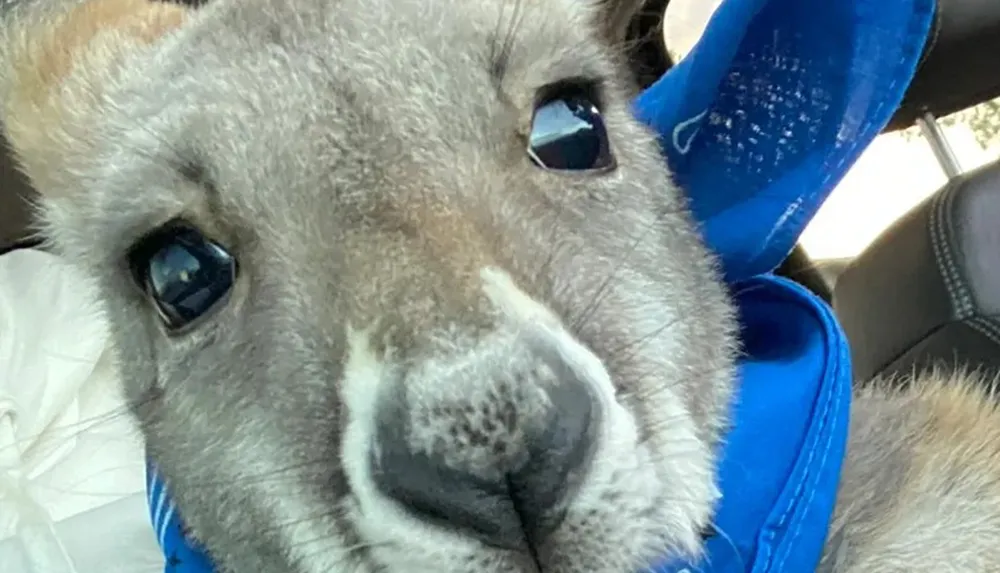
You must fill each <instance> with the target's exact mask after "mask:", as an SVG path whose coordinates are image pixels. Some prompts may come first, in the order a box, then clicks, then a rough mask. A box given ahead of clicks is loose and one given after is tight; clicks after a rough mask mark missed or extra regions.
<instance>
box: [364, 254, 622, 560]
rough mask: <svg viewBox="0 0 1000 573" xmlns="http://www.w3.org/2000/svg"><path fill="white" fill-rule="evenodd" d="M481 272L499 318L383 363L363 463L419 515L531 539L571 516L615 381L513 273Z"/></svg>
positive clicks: (490, 535) (385, 491)
mask: <svg viewBox="0 0 1000 573" xmlns="http://www.w3.org/2000/svg"><path fill="white" fill-rule="evenodd" d="M482 276H483V285H484V290H485V292H486V294H487V297H488V298H489V299H490V300H491V301H492V303H493V304H494V306H495V307H496V308H497V310H498V311H499V316H500V318H499V319H498V322H497V323H496V326H495V327H494V328H492V329H491V330H490V331H488V332H487V333H486V334H483V335H481V336H479V337H477V338H476V339H475V340H474V341H473V342H472V343H471V344H470V345H468V346H466V345H453V344H450V345H445V346H446V347H447V351H443V352H441V353H435V354H433V355H427V356H423V357H420V358H418V359H416V360H411V361H408V363H407V365H405V366H402V365H396V366H394V367H392V368H388V369H383V370H382V372H383V374H382V375H381V376H380V380H379V381H378V385H379V386H380V390H378V391H377V392H374V393H372V400H371V404H370V407H369V408H366V410H367V411H368V412H369V416H370V417H371V418H372V420H371V426H370V430H369V432H367V434H368V436H369V437H368V439H367V442H368V443H367V445H366V446H365V447H366V448H367V453H366V460H365V461H364V462H363V463H365V464H366V465H367V472H366V473H368V474H369V476H370V482H371V484H372V486H374V488H375V489H376V490H377V491H378V492H379V494H380V496H382V497H384V498H386V499H388V500H391V502H392V503H394V504H395V505H397V507H399V508H401V509H402V510H403V511H405V512H407V513H409V514H410V515H411V516H413V517H415V518H417V519H420V520H423V521H426V522H430V523H434V524H436V525H437V526H438V527H440V528H442V529H444V530H448V531H453V532H455V533H457V534H460V535H463V536H467V537H471V538H473V539H478V540H479V541H480V542H482V543H484V544H486V545H489V546H493V547H497V548H503V549H511V550H524V549H526V548H530V547H533V546H536V545H537V544H539V543H541V542H542V541H543V540H544V539H545V537H546V536H547V535H548V534H549V533H551V532H552V531H553V530H555V529H556V528H557V527H558V526H559V525H560V524H561V523H562V520H563V517H564V514H565V510H566V508H567V507H568V506H569V505H570V504H571V502H572V500H573V497H574V495H575V492H576V491H577V489H578V488H579V486H580V483H581V481H582V480H583V479H584V477H585V476H586V475H587V470H588V468H589V467H590V461H591V460H592V458H593V456H594V453H595V451H596V449H597V448H598V446H599V443H600V439H599V438H600V430H601V426H602V424H601V422H602V414H603V413H604V412H603V410H604V409H605V407H606V406H605V405H606V404H607V402H608V400H607V399H605V398H607V397H606V396H605V394H607V393H608V392H609V391H610V384H608V383H607V380H606V378H607V374H606V373H605V372H604V369H603V366H602V365H601V363H600V361H599V360H598V359H597V357H596V356H594V355H593V354H592V353H591V352H590V351H589V350H587V349H586V348H585V347H584V346H583V345H582V344H580V343H579V342H577V341H576V340H575V339H574V338H573V337H572V336H571V335H570V334H569V333H568V332H567V331H566V330H565V329H563V327H562V326H561V324H560V323H559V321H558V319H557V318H556V317H555V316H554V315H553V314H551V313H550V312H549V311H548V310H547V309H546V308H545V307H544V306H543V305H541V304H539V303H537V302H535V301H534V300H533V299H531V298H530V297H528V296H527V295H526V294H525V293H524V292H523V291H521V290H520V289H518V288H517V287H516V286H515V285H514V284H513V282H512V281H511V280H510V278H509V276H508V275H506V274H505V273H503V272H501V271H496V270H486V271H484V272H483V275H482ZM602 379H604V380H602Z"/></svg>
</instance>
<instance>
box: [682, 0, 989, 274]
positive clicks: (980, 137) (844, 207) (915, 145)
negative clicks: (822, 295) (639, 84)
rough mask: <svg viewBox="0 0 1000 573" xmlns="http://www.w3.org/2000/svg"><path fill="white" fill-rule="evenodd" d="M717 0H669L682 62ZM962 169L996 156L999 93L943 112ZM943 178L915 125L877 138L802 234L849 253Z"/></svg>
mask: <svg viewBox="0 0 1000 573" xmlns="http://www.w3.org/2000/svg"><path fill="white" fill-rule="evenodd" d="M720 2H721V0H672V1H671V2H670V3H669V4H668V6H667V11H666V15H665V18H664V23H663V34H664V43H665V44H666V46H667V51H668V52H669V53H670V57H671V59H672V60H673V61H675V62H677V61H680V60H681V59H682V58H683V57H684V55H685V54H686V53H687V52H688V51H690V49H691V47H692V46H694V44H695V43H696V42H697V41H698V38H699V37H700V36H701V33H702V32H703V30H704V28H705V25H706V24H707V23H708V20H709V18H710V17H711V15H712V13H713V12H714V11H715V9H716V8H717V7H718V6H719V4H720ZM939 125H940V127H941V129H942V131H943V133H944V135H945V138H946V139H947V141H948V143H949V144H950V146H951V148H952V150H953V152H954V154H955V156H956V158H957V159H958V162H959V164H960V166H961V168H962V169H963V170H970V169H975V168H976V167H979V166H981V165H983V164H985V163H986V162H988V161H990V160H994V159H996V158H998V157H1000V99H998V100H995V101H991V102H986V103H983V104H980V105H977V106H975V107H973V108H969V109H967V110H963V111H961V112H958V113H956V114H953V115H951V116H948V117H945V118H941V119H940V120H939ZM946 180H947V178H946V176H945V174H944V171H943V170H942V168H941V166H940V165H939V163H938V161H937V159H936V158H935V156H934V152H933V150H932V148H931V147H930V145H929V143H928V141H927V140H926V139H925V137H924V136H923V134H922V133H921V131H920V129H919V128H918V127H913V128H910V129H908V130H905V131H902V132H896V133H886V134H882V135H880V136H878V137H877V138H876V139H875V140H874V141H873V142H872V144H871V146H870V147H869V148H868V149H867V150H865V152H864V153H863V154H862V156H861V157H860V158H859V159H858V162H857V163H856V164H855V165H854V167H853V168H852V169H851V171H850V172H849V173H848V174H847V176H846V177H844V179H843V181H841V183H840V184H839V185H838V186H837V188H836V189H835V190H834V191H833V193H832V194H831V195H830V198H829V199H827V201H826V203H825V204H824V205H823V206H822V207H821V208H820V210H819V212H818V213H817V214H816V217H815V218H814V219H813V220H812V221H811V222H810V224H809V226H808V227H807V228H806V230H805V232H804V233H803V235H802V238H801V242H802V245H803V247H804V248H805V250H806V252H807V253H808V254H809V255H810V257H812V258H814V259H833V258H845V257H853V256H855V255H857V254H858V253H860V252H861V251H862V250H863V249H864V248H865V247H867V246H868V245H869V244H870V243H871V242H872V241H873V240H874V239H875V238H876V237H877V236H878V235H879V234H880V233H881V232H882V231H884V230H885V229H886V228H888V227H889V225H891V224H892V223H893V222H894V221H895V220H897V219H898V218H899V217H901V216H903V215H904V214H905V213H906V212H907V211H908V210H909V209H911V208H913V207H914V206H916V205H917V204H918V203H919V202H921V201H922V200H924V199H925V198H927V197H928V196H929V195H931V194H932V193H934V192H935V191H936V190H937V189H939V188H940V187H941V186H942V185H944V184H945V182H946Z"/></svg>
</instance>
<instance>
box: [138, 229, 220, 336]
mask: <svg viewBox="0 0 1000 573" xmlns="http://www.w3.org/2000/svg"><path fill="white" fill-rule="evenodd" d="M129 265H130V266H131V269H132V274H133V276H134V277H135V280H136V282H137V283H138V284H139V286H140V287H141V288H142V289H143V290H144V291H145V292H146V295H147V296H148V297H149V298H150V300H151V301H152V303H153V305H154V306H155V307H156V310H157V312H158V313H159V314H160V318H161V319H162V320H163V323H164V324H165V325H166V326H167V328H168V329H170V330H171V331H177V330H182V329H184V328H185V327H187V326H189V325H190V324H192V323H193V322H195V321H196V320H198V319H199V318H201V317H203V316H205V315H207V314H208V313H209V312H210V311H212V310H214V309H215V308H216V306H217V305H218V304H219V303H220V302H221V301H222V300H224V299H225V298H226V297H227V295H228V294H229V291H230V289H232V288H233V283H234V282H235V281H236V259H234V258H233V256H232V255H231V254H229V252H227V251H226V250H225V249H223V248H222V247H221V246H219V244H218V243H215V242H213V241H211V240H210V239H208V238H206V237H205V236H204V235H203V234H202V233H201V232H200V231H198V230H197V229H195V228H193V227H190V226H187V225H180V224H175V225H169V226H167V227H164V228H163V229H160V230H159V231H157V232H155V233H153V234H152V235H149V236H147V237H146V238H145V239H143V240H142V241H140V243H139V244H138V245H136V247H135V248H133V250H132V252H131V254H130V255H129Z"/></svg>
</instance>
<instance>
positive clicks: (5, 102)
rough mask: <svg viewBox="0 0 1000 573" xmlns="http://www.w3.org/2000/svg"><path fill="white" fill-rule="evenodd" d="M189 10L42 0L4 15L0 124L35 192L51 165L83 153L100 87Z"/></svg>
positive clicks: (119, 1) (101, 0)
mask: <svg viewBox="0 0 1000 573" xmlns="http://www.w3.org/2000/svg"><path fill="white" fill-rule="evenodd" d="M39 4H41V5H43V6H44V5H46V4H61V5H62V7H61V8H55V9H53V8H45V7H39ZM67 4H68V5H67ZM188 13H189V9H187V8H185V7H183V6H180V5H177V4H172V3H165V2H154V1H151V0H75V1H73V0H69V1H66V0H43V1H41V2H26V3H25V4H24V5H23V8H21V9H19V10H17V9H15V11H14V13H12V14H9V15H7V16H5V17H4V19H5V20H6V21H5V22H3V24H2V25H3V30H2V31H0V98H2V100H0V106H2V107H0V109H2V119H3V124H4V128H5V130H6V132H7V137H8V139H9V142H10V146H11V148H12V150H13V151H14V153H15V154H16V155H17V157H18V160H19V161H20V164H21V168H22V169H23V170H24V171H25V173H26V174H27V175H28V177H29V178H30V179H31V180H32V182H33V183H34V185H35V187H37V188H38V190H39V191H40V192H42V193H43V194H45V193H46V192H48V191H49V188H50V186H49V185H48V182H49V179H50V177H51V176H52V174H53V173H56V172H59V171H62V170H66V169H72V165H73V161H74V160H73V158H74V157H81V156H85V155H86V154H87V149H88V147H89V143H88V133H89V132H90V131H91V129H90V128H91V127H92V126H94V125H96V124H95V121H97V120H99V115H100V101H101V96H102V92H103V91H104V90H105V89H106V88H107V87H108V86H109V85H111V84H113V83H114V82H115V81H116V78H117V77H118V76H119V74H120V72H121V70H122V69H123V68H124V66H125V65H126V61H127V60H128V58H129V57H131V56H134V55H135V54H137V53H138V52H140V51H142V50H144V49H147V48H148V47H149V46H150V45H151V44H153V43H154V42H156V41H157V40H159V39H160V38H162V37H163V36H165V35H166V34H168V33H170V32H171V31H172V30H174V29H176V28H178V27H179V26H180V25H181V24H182V23H183V22H184V20H185V17H186V16H187V14H188ZM53 187H56V186H53Z"/></svg>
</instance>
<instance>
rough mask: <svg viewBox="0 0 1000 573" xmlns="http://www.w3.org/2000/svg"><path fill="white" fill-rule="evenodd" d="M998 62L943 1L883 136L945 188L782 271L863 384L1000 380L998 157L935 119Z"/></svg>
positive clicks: (6, 186)
mask: <svg viewBox="0 0 1000 573" xmlns="http://www.w3.org/2000/svg"><path fill="white" fill-rule="evenodd" d="M200 1H201V0H194V2H199V3H200ZM670 1H671V0H649V2H648V4H647V6H646V9H645V10H644V11H643V12H642V13H640V14H639V15H638V16H637V17H636V18H635V19H634V21H633V22H632V25H631V28H630V30H631V32H630V36H631V40H630V42H629V44H630V46H631V54H632V57H631V63H632V66H633V70H634V73H635V77H636V79H637V81H638V83H639V84H640V87H646V86H648V85H650V84H652V83H653V82H654V81H655V80H656V79H657V78H659V77H660V76H661V75H662V74H663V73H664V72H665V71H666V70H667V69H669V68H670V67H671V66H672V65H673V62H672V61H671V56H670V51H669V50H668V46H667V45H666V42H665V40H664V34H663V31H662V30H663V23H664V16H665V14H666V10H667V8H668V6H669V4H670ZM997 53H1000V2H997V1H996V0H939V1H938V8H937V11H936V14H935V23H934V26H933V30H932V34H931V37H930V38H929V40H928V42H927V45H926V47H925V49H924V55H923V58H922V61H921V63H920V66H919V68H918V70H917V73H916V76H915V77H914V79H913V81H912V82H911V84H910V86H909V88H908V90H907V93H906V96H905V98H904V100H903V102H902V105H901V106H900V107H899V109H898V110H897V112H896V114H895V115H894V117H893V118H892V120H891V121H890V123H889V125H888V127H887V128H886V132H893V131H899V130H903V129H907V128H909V127H911V126H913V125H921V127H922V128H923V131H924V134H925V137H926V138H927V140H928V141H927V143H928V144H929V145H932V146H933V147H934V150H935V154H936V156H937V157H938V158H939V160H941V163H942V169H944V170H945V172H946V173H948V175H949V180H948V182H947V184H946V185H944V186H943V187H942V188H941V189H939V190H938V191H937V192H936V193H934V194H933V195H932V196H931V197H930V198H928V199H927V200H926V201H924V202H923V203H922V204H920V205H919V206H917V207H916V208H915V209H913V210H911V211H910V212H909V213H908V214H906V215H905V216H903V217H902V218H900V219H899V220H897V221H896V222H895V223H894V224H893V225H891V226H890V227H889V228H888V229H886V230H885V231H884V232H883V233H882V234H881V236H880V237H879V238H878V239H876V240H875V241H874V242H873V243H872V244H871V245H870V246H869V247H868V248H867V249H866V250H865V251H864V252H862V253H861V254H860V255H859V256H857V257H854V258H851V259H837V260H812V259H811V258H810V257H809V256H808V254H807V253H806V252H805V250H804V249H803V248H802V246H801V245H799V246H796V248H795V249H793V251H792V252H791V253H790V254H789V255H788V257H787V259H786V260H785V261H784V262H783V263H782V264H781V265H780V266H779V268H778V269H776V271H775V272H776V273H777V274H780V275H783V276H786V277H788V278H790V279H792V280H795V281H797V282H799V283H800V284H802V285H804V286H806V287H807V288H809V289H810V290H811V291H813V292H814V293H815V294H816V295H818V296H819V297H821V298H823V299H824V300H826V301H828V302H829V303H831V305H832V306H833V308H834V310H835V312H836V314H837V316H838V317H839V320H840V324H841V326H842V328H843V329H844V331H845V333H846V335H847V337H848V339H849V340H850V343H851V350H852V361H853V368H854V372H855V378H856V379H858V380H868V379H870V378H872V377H873V376H876V375H881V376H890V377H891V376H896V375H903V374H906V373H908V372H910V371H911V370H912V369H914V368H918V367H925V366H931V365H944V366H949V365H955V364H960V365H967V366H968V367H970V368H973V369H981V370H983V371H984V372H986V373H995V374H1000V225H998V224H997V223H998V222H1000V158H997V159H996V160H995V161H994V162H993V163H990V164H987V165H985V166H983V167H980V168H978V169H976V170H973V171H970V172H956V171H957V170H956V169H955V168H954V166H952V165H949V163H948V144H947V141H945V140H944V138H943V137H941V135H940V132H939V131H938V130H936V129H935V128H936V123H935V122H936V120H935V118H938V117H943V116H946V115H948V114H951V113H953V112H956V111H959V110H963V109H966V108H969V107H971V106H974V105H976V104H978V103H980V102H984V101H988V100H991V99H994V98H997V97H1000V69H998V67H997V65H996V54H997ZM0 146H2V147H0V189H2V192H0V253H3V252H6V251H9V250H11V249H14V248H19V247H24V246H32V245H37V244H38V243H39V242H40V241H39V239H38V238H37V237H35V236H33V235H32V233H31V232H30V229H31V225H30V209H29V204H30V202H31V200H32V197H33V193H34V191H33V190H32V189H31V186H30V185H29V183H28V182H27V181H26V180H25V178H24V177H23V176H22V175H21V174H20V172H19V171H18V170H17V168H16V167H15V164H14V162H13V159H12V157H11V156H10V153H9V151H8V149H7V145H6V143H5V142H2V141H0ZM871 193H893V189H872V190H871Z"/></svg>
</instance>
